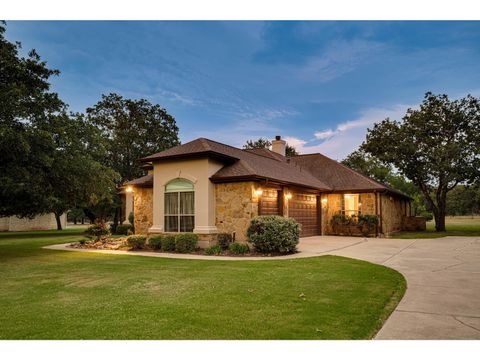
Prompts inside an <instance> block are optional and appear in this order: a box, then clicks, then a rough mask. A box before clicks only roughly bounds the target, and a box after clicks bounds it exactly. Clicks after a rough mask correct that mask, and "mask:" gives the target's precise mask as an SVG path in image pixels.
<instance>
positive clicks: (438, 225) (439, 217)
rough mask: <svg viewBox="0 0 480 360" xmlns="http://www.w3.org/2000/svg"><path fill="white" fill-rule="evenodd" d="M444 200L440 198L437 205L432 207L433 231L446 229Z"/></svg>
mask: <svg viewBox="0 0 480 360" xmlns="http://www.w3.org/2000/svg"><path fill="white" fill-rule="evenodd" d="M445 213H446V201H442V200H440V201H439V202H438V207H437V208H436V209H434V212H433V214H434V216H435V231H446V229H445Z"/></svg>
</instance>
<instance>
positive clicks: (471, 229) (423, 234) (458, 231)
mask: <svg viewBox="0 0 480 360" xmlns="http://www.w3.org/2000/svg"><path fill="white" fill-rule="evenodd" d="M445 228H446V230H447V231H445V232H436V231H435V221H429V222H427V231H418V232H417V231H415V232H408V231H401V232H398V233H395V234H393V235H392V237H394V238H397V239H427V238H441V237H445V236H480V216H473V217H472V216H454V217H450V216H448V217H447V218H446V219H445Z"/></svg>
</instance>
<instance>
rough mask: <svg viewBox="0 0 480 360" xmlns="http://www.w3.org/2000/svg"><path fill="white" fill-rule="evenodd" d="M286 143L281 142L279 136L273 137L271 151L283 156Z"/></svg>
mask: <svg viewBox="0 0 480 360" xmlns="http://www.w3.org/2000/svg"><path fill="white" fill-rule="evenodd" d="M286 147H287V142H286V141H285V140H282V137H281V136H280V135H277V136H275V140H273V141H272V151H273V152H276V153H277V154H280V155H282V156H285V151H286Z"/></svg>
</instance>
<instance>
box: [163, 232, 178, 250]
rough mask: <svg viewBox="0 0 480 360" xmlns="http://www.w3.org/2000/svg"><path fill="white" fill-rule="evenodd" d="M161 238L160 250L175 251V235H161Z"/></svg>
mask: <svg viewBox="0 0 480 360" xmlns="http://www.w3.org/2000/svg"><path fill="white" fill-rule="evenodd" d="M161 238H162V239H161V240H160V242H161V246H162V251H175V235H163V236H162V237H161Z"/></svg>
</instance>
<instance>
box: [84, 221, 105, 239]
mask: <svg viewBox="0 0 480 360" xmlns="http://www.w3.org/2000/svg"><path fill="white" fill-rule="evenodd" d="M85 234H86V235H87V236H88V237H89V238H92V239H95V240H96V241H100V240H105V239H106V238H107V237H108V236H109V235H110V230H109V229H108V226H107V224H106V223H105V222H103V221H97V222H96V223H95V224H93V225H91V226H89V227H88V228H87V230H86V231H85Z"/></svg>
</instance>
